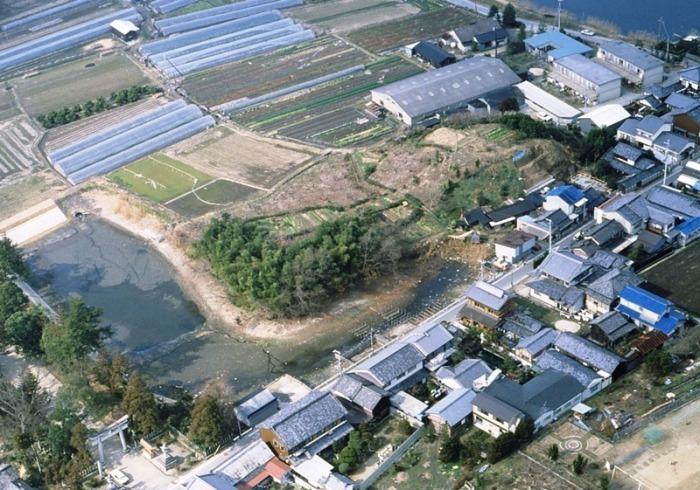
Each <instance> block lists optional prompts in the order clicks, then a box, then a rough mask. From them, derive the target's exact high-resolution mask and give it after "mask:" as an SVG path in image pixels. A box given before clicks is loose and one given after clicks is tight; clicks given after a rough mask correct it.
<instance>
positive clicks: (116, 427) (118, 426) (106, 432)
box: [89, 415, 129, 476]
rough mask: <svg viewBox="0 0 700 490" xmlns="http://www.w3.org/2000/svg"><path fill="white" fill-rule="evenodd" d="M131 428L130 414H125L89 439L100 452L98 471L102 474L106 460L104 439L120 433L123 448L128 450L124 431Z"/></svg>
mask: <svg viewBox="0 0 700 490" xmlns="http://www.w3.org/2000/svg"><path fill="white" fill-rule="evenodd" d="M128 428H129V416H128V415H124V416H123V417H122V418H120V419H119V420H117V421H115V422H113V423H111V424H110V425H108V426H107V427H105V428H104V429H102V430H101V431H100V432H99V433H98V434H97V435H94V436H92V437H91V438H90V439H89V442H90V444H91V445H92V446H93V447H94V446H97V452H98V453H99V459H98V461H97V471H98V472H99V473H100V476H102V465H103V464H104V461H105V453H104V448H103V447H102V441H104V440H105V439H109V438H110V437H112V436H114V435H116V434H119V440H120V441H121V443H122V449H123V450H124V451H126V450H127V447H126V439H124V431H125V430H126V429H128Z"/></svg>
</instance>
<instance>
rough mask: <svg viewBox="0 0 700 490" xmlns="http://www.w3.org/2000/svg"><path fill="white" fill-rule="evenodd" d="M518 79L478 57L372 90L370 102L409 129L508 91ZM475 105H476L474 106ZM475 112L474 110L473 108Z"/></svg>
mask: <svg viewBox="0 0 700 490" xmlns="http://www.w3.org/2000/svg"><path fill="white" fill-rule="evenodd" d="M519 81H520V78H518V76H517V75H516V74H515V73H514V72H513V71H512V70H511V69H510V68H508V67H507V66H506V64H505V63H503V62H502V61H501V60H499V59H494V58H489V57H485V56H479V57H475V58H469V59H465V60H462V61H459V62H457V63H454V64H452V65H449V66H446V67H443V68H437V69H435V70H432V71H429V72H427V73H421V74H420V75H415V76H413V77H410V78H407V79H405V80H401V81H399V82H395V83H391V84H389V85H385V86H384V87H381V88H377V89H375V90H372V92H371V93H372V101H373V102H374V103H376V104H378V105H380V106H382V107H384V108H385V109H386V110H387V111H389V112H390V113H392V114H393V115H394V116H396V117H397V118H398V119H400V120H401V121H402V122H404V123H405V124H407V125H409V126H413V125H416V124H419V123H420V122H421V121H424V120H426V119H429V118H431V117H433V116H435V115H438V114H449V113H451V112H455V111H458V110H460V109H465V108H470V105H472V104H474V103H478V104H479V105H482V106H483V105H485V106H486V107H487V110H489V112H490V107H491V104H490V103H489V102H493V101H487V100H486V97H487V96H490V95H494V94H496V93H497V92H501V91H503V90H504V89H510V88H511V87H512V86H513V85H514V84H516V83H518V82H519ZM475 105H476V104H475ZM472 108H474V106H472Z"/></svg>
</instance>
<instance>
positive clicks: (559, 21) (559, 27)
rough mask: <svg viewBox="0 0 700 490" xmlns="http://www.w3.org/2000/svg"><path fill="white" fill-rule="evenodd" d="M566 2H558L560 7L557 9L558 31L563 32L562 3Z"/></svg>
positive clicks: (560, 0) (559, 0)
mask: <svg viewBox="0 0 700 490" xmlns="http://www.w3.org/2000/svg"><path fill="white" fill-rule="evenodd" d="M563 1H564V0H557V3H558V4H559V6H558V7H557V29H559V30H560V31H561V3H562V2H563Z"/></svg>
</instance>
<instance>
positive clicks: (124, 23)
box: [109, 19, 139, 41]
mask: <svg viewBox="0 0 700 490" xmlns="http://www.w3.org/2000/svg"><path fill="white" fill-rule="evenodd" d="M109 28H110V29H111V30H112V34H114V35H115V36H117V37H118V38H119V39H121V40H122V41H133V40H134V39H136V38H137V37H139V27H138V26H137V25H136V24H134V23H133V22H131V21H130V20H122V19H117V20H115V21H113V22H112V23H111V24H110V25H109Z"/></svg>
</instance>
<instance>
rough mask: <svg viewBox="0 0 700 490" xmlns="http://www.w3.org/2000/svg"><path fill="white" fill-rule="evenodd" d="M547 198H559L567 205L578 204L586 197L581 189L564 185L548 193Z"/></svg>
mask: <svg viewBox="0 0 700 490" xmlns="http://www.w3.org/2000/svg"><path fill="white" fill-rule="evenodd" d="M547 196H559V197H560V198H562V199H563V200H564V201H565V202H566V203H567V204H576V203H577V202H579V201H580V200H581V199H583V197H584V195H583V192H582V191H581V189H579V188H578V187H576V186H575V185H562V186H559V187H555V188H554V189H552V190H551V191H549V192H548V193H547Z"/></svg>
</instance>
